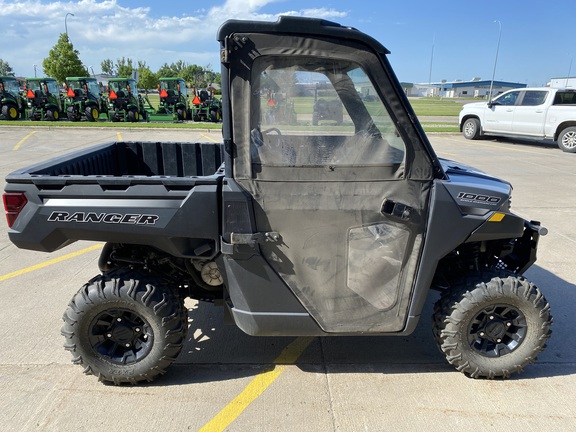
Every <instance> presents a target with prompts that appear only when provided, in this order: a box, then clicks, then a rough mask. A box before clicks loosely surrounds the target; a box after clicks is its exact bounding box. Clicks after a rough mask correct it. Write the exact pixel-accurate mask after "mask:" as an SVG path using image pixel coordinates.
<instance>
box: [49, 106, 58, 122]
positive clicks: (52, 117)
mask: <svg viewBox="0 0 576 432" xmlns="http://www.w3.org/2000/svg"><path fill="white" fill-rule="evenodd" d="M59 118H60V113H59V112H58V110H56V109H47V110H46V120H48V121H57V120H58V119H59Z"/></svg>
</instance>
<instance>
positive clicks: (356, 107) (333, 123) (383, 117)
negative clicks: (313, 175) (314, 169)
mask: <svg viewBox="0 0 576 432" xmlns="http://www.w3.org/2000/svg"><path fill="white" fill-rule="evenodd" d="M255 65H256V66H257V67H256V70H254V71H253V74H257V76H256V77H255V80H254V81H255V86H254V87H253V96H254V98H255V100H257V101H258V102H257V103H253V104H252V117H251V119H252V120H251V123H252V126H251V127H252V128H254V129H255V130H254V134H253V141H254V143H255V144H254V146H253V147H254V148H253V150H252V154H253V157H254V160H255V161H256V163H261V164H263V165H266V164H272V165H289V166H314V165H324V164H334V165H381V164H390V163H394V164H397V163H402V162H403V160H404V148H405V147H404V142H403V141H402V139H401V138H400V136H399V134H398V133H397V131H396V128H395V126H394V123H393V121H392V119H391V118H390V116H389V114H388V111H387V109H386V107H385V106H384V103H383V102H382V100H381V98H380V96H379V95H378V93H377V92H376V90H375V88H374V86H373V84H372V82H371V80H370V78H369V77H368V76H367V75H366V73H365V72H364V70H363V69H362V68H361V67H360V66H359V65H356V64H354V63H351V62H350V61H344V60H342V61H340V60H333V59H327V58H310V59H308V58H296V57H275V58H270V57H267V58H266V60H260V61H259V59H258V60H257V61H255ZM259 134H260V135H262V138H261V139H260V137H259V136H258V135H259ZM278 137H281V138H278ZM259 139H260V141H258V140H259ZM267 141H269V142H270V145H269V146H267V147H274V145H275V144H274V142H276V143H278V142H279V141H281V142H282V146H284V147H292V148H297V150H296V151H295V152H294V154H293V155H292V156H290V155H284V159H282V158H274V157H273V156H272V155H271V154H270V152H266V151H265V148H263V147H264V145H265V144H266V143H267ZM289 141H291V142H289ZM280 151H281V150H280ZM267 155H268V156H267Z"/></svg>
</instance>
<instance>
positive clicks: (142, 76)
mask: <svg viewBox="0 0 576 432" xmlns="http://www.w3.org/2000/svg"><path fill="white" fill-rule="evenodd" d="M157 85H158V76H157V75H156V74H155V73H154V72H152V71H151V70H150V69H149V68H148V67H143V68H138V88H143V89H145V90H150V89H153V88H156V86H157Z"/></svg>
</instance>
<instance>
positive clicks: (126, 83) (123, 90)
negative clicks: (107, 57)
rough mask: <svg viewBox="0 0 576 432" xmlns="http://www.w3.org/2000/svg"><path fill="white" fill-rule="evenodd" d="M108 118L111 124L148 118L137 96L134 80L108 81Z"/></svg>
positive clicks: (139, 97) (140, 97)
mask: <svg viewBox="0 0 576 432" xmlns="http://www.w3.org/2000/svg"><path fill="white" fill-rule="evenodd" d="M107 90H108V118H109V119H110V120H112V121H113V122H118V121H124V122H137V121H139V120H140V118H142V119H143V120H146V119H147V118H148V112H147V111H146V109H145V108H144V100H143V99H142V96H140V95H139V94H138V88H137V87H136V80H135V79H132V78H111V79H110V80H108V88H107Z"/></svg>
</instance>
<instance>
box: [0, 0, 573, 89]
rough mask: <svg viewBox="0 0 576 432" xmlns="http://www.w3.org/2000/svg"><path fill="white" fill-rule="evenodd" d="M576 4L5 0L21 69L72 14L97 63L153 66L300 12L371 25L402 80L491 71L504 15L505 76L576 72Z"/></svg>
mask: <svg viewBox="0 0 576 432" xmlns="http://www.w3.org/2000/svg"><path fill="white" fill-rule="evenodd" d="M575 12H576V2H575V1H574V0H555V1H554V2H549V3H547V2H535V1H533V0H523V1H521V0H499V1H495V0H483V1H480V2H474V3H472V2H463V1H461V0H460V1H448V0H438V1H434V2H430V1H423V0H422V1H417V0H404V1H401V2H400V1H388V0H369V1H366V0H364V1H356V2H354V1H350V0H327V1H326V0H323V1H318V0H307V1H302V0H290V1H284V0H219V1H212V0H203V1H200V2H197V1H194V2H192V1H189V0H160V1H159V0H82V1H47V0H27V1H24V0H0V41H1V48H0V58H2V59H3V60H5V61H7V62H8V63H9V64H10V66H12V69H14V71H15V73H16V74H17V75H19V76H33V75H34V66H33V65H34V64H36V65H37V73H38V75H39V76H40V75H41V74H42V69H41V65H42V60H43V59H44V58H45V57H46V56H47V55H48V51H49V50H50V49H51V48H52V47H53V46H54V44H55V43H56V41H57V40H58V36H59V35H60V33H64V31H65V30H64V29H65V23H66V24H67V27H68V34H69V37H70V39H71V41H72V43H73V44H74V48H75V49H77V50H78V51H79V52H80V58H81V60H82V61H83V63H84V65H85V66H87V67H90V66H92V68H93V70H94V72H95V73H99V72H100V64H101V62H102V60H104V59H107V58H109V59H112V60H113V61H115V60H116V59H118V58H120V57H126V58H132V59H133V60H134V61H135V62H136V61H137V60H143V61H146V63H147V64H148V66H149V67H150V68H151V69H152V70H153V71H156V70H157V69H158V68H159V67H160V66H161V65H162V64H163V63H172V62H175V61H177V60H183V61H186V62H188V63H192V64H198V65H201V66H206V65H208V64H210V65H211V66H212V69H213V70H216V71H219V63H218V48H219V46H218V42H216V38H215V36H216V30H217V28H218V26H219V25H220V24H221V23H222V22H224V21H225V20H226V19H230V18H236V19H254V20H265V21H275V20H276V19H277V17H278V16H279V15H285V14H290V15H297V16H312V17H320V18H325V19H328V20H331V21H336V22H339V23H341V24H343V25H347V26H352V27H356V28H357V29H359V30H361V31H363V32H365V33H368V34H370V35H371V36H372V37H374V38H375V39H377V40H379V41H380V42H381V43H382V44H383V45H384V46H385V47H387V48H388V49H389V50H390V51H391V52H392V54H391V55H390V56H389V59H390V62H391V63H392V66H393V67H394V69H395V71H396V74H397V76H398V78H399V79H400V80H401V81H408V82H421V83H422V82H428V81H429V79H430V78H431V80H432V81H441V80H443V79H445V80H448V81H453V80H456V79H461V80H468V79H471V78H473V77H481V78H482V79H490V78H491V77H492V73H493V69H494V62H495V57H496V50H497V45H498V36H499V32H500V25H501V29H502V32H501V38H500V47H499V53H498V61H497V63H496V73H495V79H497V80H504V81H514V82H520V83H525V84H528V85H534V86H540V85H545V84H546V83H547V82H548V81H549V80H550V79H551V78H558V77H565V76H567V75H568V73H569V72H570V75H571V76H576V59H574V60H573V58H574V57H575V56H576V35H575V33H574V31H573V23H574V16H575ZM68 13H70V14H74V16H71V15H68V17H67V18H66V14H68ZM495 21H499V22H500V25H499V24H498V22H495Z"/></svg>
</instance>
